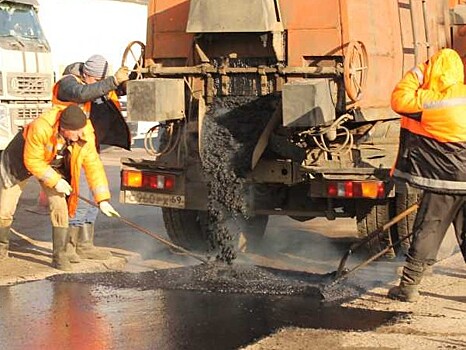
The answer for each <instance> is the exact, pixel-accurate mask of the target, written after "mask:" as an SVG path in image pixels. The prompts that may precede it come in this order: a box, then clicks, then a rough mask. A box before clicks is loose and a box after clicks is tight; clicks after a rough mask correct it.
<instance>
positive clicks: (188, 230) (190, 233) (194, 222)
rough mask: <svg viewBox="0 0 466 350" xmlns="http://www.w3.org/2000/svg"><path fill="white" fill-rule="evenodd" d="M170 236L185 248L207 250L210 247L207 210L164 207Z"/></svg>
mask: <svg viewBox="0 0 466 350" xmlns="http://www.w3.org/2000/svg"><path fill="white" fill-rule="evenodd" d="M162 215H163V221H164V223H165V228H166V230H167V234H168V237H170V239H171V240H172V242H173V243H175V244H177V245H180V246H182V247H183V248H185V249H188V250H193V251H201V252H206V251H208V248H209V239H208V232H207V212H205V211H200V210H185V209H174V208H162Z"/></svg>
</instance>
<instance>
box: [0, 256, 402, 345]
mask: <svg viewBox="0 0 466 350" xmlns="http://www.w3.org/2000/svg"><path fill="white" fill-rule="evenodd" d="M329 279H331V277H329V276H327V275H317V274H309V273H304V272H292V271H284V270H274V269H270V268H265V267H258V266H250V265H236V264H235V265H225V264H208V265H197V266H190V267H182V268H175V269H166V270H157V271H150V272H143V273H124V272H110V273H88V274H63V275H55V276H52V277H49V278H48V279H47V280H45V281H38V282H30V283H25V284H20V285H16V286H12V287H3V288H0V298H1V300H2V306H3V307H2V308H0V319H8V322H4V323H1V322H0V334H1V333H3V334H10V335H12V334H13V335H14V334H18V336H9V337H8V342H9V345H11V346H12V347H16V348H18V347H21V346H23V348H24V346H26V347H27V346H28V345H30V344H29V343H30V342H34V345H35V346H40V348H53V347H54V346H56V345H59V344H58V342H63V343H66V344H68V345H70V344H71V345H72V344H74V343H76V344H79V346H81V348H90V346H91V345H92V344H96V343H102V344H104V343H109V342H110V343H114V344H118V348H151V349H154V348H156V349H214V348H215V349H238V348H240V347H243V346H246V345H248V344H250V343H252V342H254V341H256V340H258V339H260V338H263V337H265V336H267V335H270V334H272V333H275V332H276V331H278V330H279V329H281V328H283V327H300V328H319V329H331V330H343V331H346V330H357V331H370V330H374V329H375V328H377V327H379V326H380V325H382V324H386V323H389V322H393V321H395V320H396V319H397V318H398V317H400V316H401V315H403V314H401V313H395V312H386V311H373V310H365V309H359V308H358V309H351V308H346V307H342V306H340V305H339V303H337V302H331V303H328V302H326V299H323V294H322V292H321V289H322V286H323V285H325V284H326V283H327V282H328V281H329ZM341 287H342V288H343V289H344V291H343V292H341V291H340V292H339V293H340V294H339V295H340V296H341V295H344V296H345V297H349V296H351V295H355V293H357V291H355V289H354V288H353V289H352V288H350V287H348V286H341ZM345 288H346V289H345ZM18 302H20V303H21V305H23V306H25V305H27V306H28V307H27V310H28V312H27V314H26V313H24V312H23V311H21V310H23V309H22V308H17V307H14V305H15V303H18ZM10 304H11V305H10ZM9 305H10V307H9ZM29 327H30V328H29ZM16 328H17V329H16ZM24 329H34V334H36V335H37V334H52V335H53V334H57V336H56V337H50V339H48V340H47V339H45V340H44V339H43V338H40V339H39V340H37V339H35V338H34V337H33V338H34V339H33V338H31V337H24V336H22V334H23V333H22V331H20V330H24ZM65 329H66V331H64V330H65ZM4 332H6V333H4ZM65 338H66V339H65ZM71 345H70V346H71ZM110 345H111V344H110ZM110 348H111V346H110Z"/></svg>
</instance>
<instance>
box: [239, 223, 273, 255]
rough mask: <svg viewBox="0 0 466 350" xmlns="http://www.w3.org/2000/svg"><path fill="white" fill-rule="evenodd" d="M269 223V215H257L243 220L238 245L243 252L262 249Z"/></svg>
mask: <svg viewBox="0 0 466 350" xmlns="http://www.w3.org/2000/svg"><path fill="white" fill-rule="evenodd" d="M268 222H269V216H268V215H256V216H253V217H250V218H248V219H243V220H241V222H240V232H239V233H240V237H239V242H238V245H239V249H240V250H241V251H242V252H245V251H253V250H255V249H257V248H259V247H260V244H261V242H262V239H263V238H264V235H265V229H266V227H267V223H268Z"/></svg>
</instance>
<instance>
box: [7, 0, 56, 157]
mask: <svg viewBox="0 0 466 350" xmlns="http://www.w3.org/2000/svg"><path fill="white" fill-rule="evenodd" d="M38 6H39V3H38V2H37V0H20V1H10V0H6V1H3V0H1V1H0V67H1V70H0V150H3V149H5V147H6V146H7V145H8V143H9V142H10V140H11V139H12V138H13V137H14V135H15V134H16V133H17V132H18V131H19V130H21V129H22V128H23V126H24V125H26V124H27V123H29V122H30V121H32V120H33V119H34V118H36V117H38V116H39V115H40V114H41V113H42V112H43V111H45V110H46V109H48V108H50V106H51V96H52V85H53V81H54V77H53V68H52V57H51V49H50V45H49V43H48V41H47V39H46V37H45V35H44V32H43V31H42V28H41V25H40V23H39V18H38V15H37V13H38V12H37V11H38Z"/></svg>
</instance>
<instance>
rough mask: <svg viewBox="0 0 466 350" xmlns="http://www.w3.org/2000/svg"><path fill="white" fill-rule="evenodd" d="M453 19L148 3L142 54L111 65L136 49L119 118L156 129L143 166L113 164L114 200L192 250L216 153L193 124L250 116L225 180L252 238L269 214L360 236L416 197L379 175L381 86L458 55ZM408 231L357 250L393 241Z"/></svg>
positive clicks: (317, 3) (386, 5) (427, 7)
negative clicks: (250, 133) (334, 224)
mask: <svg viewBox="0 0 466 350" xmlns="http://www.w3.org/2000/svg"><path fill="white" fill-rule="evenodd" d="M464 7H465V5H463V4H461V1H451V0H450V1H448V0H445V1H444V0H397V1H394V0H326V1H322V0H254V1H251V0H236V1H233V2H232V1H231V0H190V1H188V0H149V2H148V21H147V26H148V27H147V42H146V43H145V44H143V43H140V42H134V43H132V44H131V46H129V47H128V49H127V50H126V51H125V54H124V58H123V61H124V62H125V60H126V59H130V57H131V56H133V57H134V50H141V57H137V59H136V62H135V63H134V69H135V73H133V78H134V80H131V81H130V82H129V83H128V86H127V87H128V118H129V119H130V120H133V121H152V122H157V125H158V126H157V128H155V129H153V130H151V132H149V134H148V137H147V138H146V140H145V141H146V142H145V146H146V149H147V152H148V156H147V157H145V158H144V159H122V172H121V178H122V180H121V192H120V201H121V202H123V203H128V204H136V205H138V204H140V205H152V206H159V207H162V211H163V217H164V220H165V225H166V228H167V232H168V234H169V236H170V238H171V239H172V240H173V241H174V242H175V243H178V244H181V245H183V246H184V247H187V248H193V247H196V246H197V245H198V244H199V243H202V242H203V241H204V240H205V237H206V236H205V225H204V223H205V221H206V220H205V217H206V215H207V214H206V211H207V209H208V200H209V193H210V192H209V191H210V190H211V187H209V180H208V178H207V177H206V176H205V171H203V169H205V168H206V163H208V162H209V161H208V158H209V155H210V154H213V153H215V152H217V151H218V149H219V148H221V147H223V146H224V145H221V142H219V145H217V144H216V141H215V139H212V138H209V137H208V135H207V136H206V135H205V133H208V132H209V131H206V130H207V129H206V127H205V125H206V123H208V122H209V120H210V119H212V118H214V117H217V116H218V115H219V114H224V115H228V114H229V113H230V114H231V115H237V116H238V115H239V116H240V117H238V118H241V122H239V124H238V128H239V129H240V130H241V133H242V132H243V129H241V128H244V127H245V125H246V127H247V124H248V119H247V118H248V116H249V115H251V122H250V123H249V124H250V125H249V127H250V128H253V129H254V130H255V134H254V137H252V140H253V143H254V144H253V147H252V148H250V152H249V153H248V155H247V156H246V157H244V154H242V160H243V161H246V163H247V164H246V165H247V166H246V167H244V164H243V170H244V169H246V171H242V172H241V174H240V175H238V177H240V178H241V179H242V180H244V182H245V186H246V187H247V188H248V191H247V195H245V197H247V201H248V205H249V212H248V218H247V221H248V226H247V227H248V229H251V232H254V234H255V235H256V236H261V235H263V233H264V232H265V229H266V224H267V218H268V216H269V215H287V216H290V217H292V218H294V219H297V220H300V221H305V220H310V219H312V218H316V217H326V218H328V219H329V220H333V219H335V218H337V217H351V218H355V221H356V222H357V227H358V232H359V235H360V236H361V237H364V236H366V235H367V234H368V233H370V232H371V231H373V230H374V229H375V228H377V227H379V226H380V225H383V224H384V223H386V222H387V221H388V220H389V219H390V218H392V217H393V216H394V215H396V214H397V213H399V212H400V211H402V210H404V209H405V208H407V206H409V205H410V204H412V203H413V202H414V201H415V200H416V199H417V196H418V192H417V191H416V190H414V189H411V188H407V187H406V186H402V185H398V184H394V183H393V182H392V181H391V179H390V177H389V171H390V168H391V167H392V165H393V163H394V160H395V157H396V153H397V147H398V137H399V118H398V116H397V115H396V114H395V113H394V112H393V111H392V110H391V108H390V95H391V92H392V90H393V87H394V86H395V84H396V82H397V81H398V80H399V79H400V78H401V77H402V76H403V74H404V73H406V72H407V71H408V70H409V69H411V68H412V67H413V66H414V65H415V64H416V63H419V62H422V61H424V60H426V59H427V58H428V57H429V55H431V54H432V53H434V52H435V51H436V50H437V49H439V48H444V47H452V48H455V49H457V50H458V51H460V54H463V52H465V49H466V42H464V38H463V35H464V34H466V31H465V30H464V28H463V23H464V22H465V19H466V11H465V9H464ZM134 45H136V46H134ZM138 45H139V49H138V48H137V46H138ZM130 53H131V55H130ZM235 99H236V100H235ZM219 101H223V104H222V103H221V102H220V103H219ZM225 101H229V102H228V103H225ZM231 101H236V102H231ZM238 101H239V102H238ZM241 101H244V104H241ZM257 101H260V103H259V102H257ZM256 103H257V104H256ZM246 104H247V106H246ZM255 104H256V105H255ZM251 105H252V106H253V107H254V105H255V106H256V110H260V112H261V118H259V119H257V118H256V119H254V118H253V116H254V115H255V114H257V113H256V112H254V108H252V109H251V108H249V107H250V106H251ZM225 109H226V110H227V111H226V112H225ZM217 125H218V123H217ZM231 125H235V124H234V121H233V122H232V123H230V122H229V124H228V126H227V129H228V130H229V133H230V134H233V133H234V131H235V129H236V128H235V127H234V126H233V127H232V126H231ZM209 130H210V129H209ZM155 135H158V137H157V138H154V137H153V136H155ZM230 136H231V135H230ZM154 139H155V140H156V141H154ZM243 141H244V140H243ZM212 143H213V144H212ZM239 144H240V145H241V143H239ZM239 149H241V148H239ZM222 152H223V151H220V153H222ZM227 158H228V157H227V156H225V162H227ZM206 159H207V160H206ZM217 160H220V162H221V161H222V156H220V157H217ZM210 161H211V160H210ZM210 165H211V164H210ZM217 175H218V174H217ZM225 185H226V186H228V185H229V184H228V183H225ZM412 219H413V218H412V216H409V217H407V218H406V219H405V220H403V221H401V222H400V223H399V224H398V225H397V227H395V228H393V229H392V230H391V232H390V233H386V234H385V235H384V237H380V238H379V239H375V240H373V241H371V242H370V248H371V249H373V250H379V249H381V248H383V247H384V245H386V244H387V243H390V242H391V240H392V239H393V238H394V237H396V236H400V235H404V234H405V233H407V231H408V230H409V229H410V222H411V221H412Z"/></svg>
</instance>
